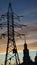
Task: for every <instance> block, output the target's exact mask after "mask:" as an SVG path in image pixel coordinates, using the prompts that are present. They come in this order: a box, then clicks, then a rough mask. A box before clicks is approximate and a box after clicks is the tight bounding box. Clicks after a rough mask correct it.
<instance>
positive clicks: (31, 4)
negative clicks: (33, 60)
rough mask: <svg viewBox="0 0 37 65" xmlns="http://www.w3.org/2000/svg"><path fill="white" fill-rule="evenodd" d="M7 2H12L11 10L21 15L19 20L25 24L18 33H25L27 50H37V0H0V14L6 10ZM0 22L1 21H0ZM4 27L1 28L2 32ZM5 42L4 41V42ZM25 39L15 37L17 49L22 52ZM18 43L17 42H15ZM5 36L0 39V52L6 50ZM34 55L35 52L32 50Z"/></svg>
mask: <svg viewBox="0 0 37 65" xmlns="http://www.w3.org/2000/svg"><path fill="white" fill-rule="evenodd" d="M9 2H11V4H12V9H13V12H14V13H16V14H17V15H22V16H23V18H20V22H19V21H17V23H20V24H25V25H27V27H26V28H24V29H23V31H21V32H20V33H25V32H27V33H26V42H27V44H28V49H29V50H31V51H32V50H35V51H36V50H37V0H0V15H2V14H4V13H5V12H7V11H8V6H9ZM0 23H1V21H0ZM5 30H6V28H4V29H3V31H2V30H1V31H0V33H1V32H4V31H5ZM19 31H20V30H18V32H19ZM5 42H6V43H5ZM24 42H25V39H24V38H23V39H16V45H17V49H18V50H19V51H20V52H22V51H23V50H22V49H23V45H24ZM17 43H18V44H17ZM6 45H7V38H5V39H2V40H1V39H0V54H1V53H4V52H6ZM34 56H35V52H34Z"/></svg>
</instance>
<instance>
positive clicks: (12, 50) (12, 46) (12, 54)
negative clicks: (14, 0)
mask: <svg viewBox="0 0 37 65" xmlns="http://www.w3.org/2000/svg"><path fill="white" fill-rule="evenodd" d="M7 33H8V41H7V49H6V57H5V63H4V65H8V64H10V65H11V61H12V59H14V62H15V63H16V65H18V64H20V60H19V56H18V52H17V47H16V43H15V38H14V36H15V34H14V14H13V11H12V6H11V3H9V7H8V12H7ZM12 63H13V61H12Z"/></svg>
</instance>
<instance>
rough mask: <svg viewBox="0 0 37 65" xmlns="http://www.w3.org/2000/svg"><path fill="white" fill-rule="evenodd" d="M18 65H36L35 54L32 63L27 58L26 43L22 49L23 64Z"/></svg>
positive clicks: (28, 57) (36, 58) (36, 57)
mask: <svg viewBox="0 0 37 65" xmlns="http://www.w3.org/2000/svg"><path fill="white" fill-rule="evenodd" d="M20 65H37V53H36V56H35V61H34V62H33V61H32V60H31V58H30V56H29V49H28V48H27V43H26V41H25V43H24V49H23V62H22V63H21V64H20Z"/></svg>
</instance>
